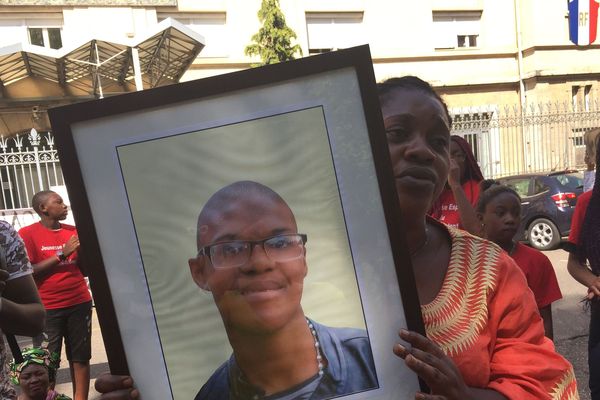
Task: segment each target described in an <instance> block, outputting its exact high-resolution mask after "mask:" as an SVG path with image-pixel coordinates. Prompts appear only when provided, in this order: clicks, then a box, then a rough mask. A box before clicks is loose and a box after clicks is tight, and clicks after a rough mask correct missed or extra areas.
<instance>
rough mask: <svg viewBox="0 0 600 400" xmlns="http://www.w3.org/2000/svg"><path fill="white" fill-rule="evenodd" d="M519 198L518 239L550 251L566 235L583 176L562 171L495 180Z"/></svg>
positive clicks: (569, 228) (581, 188) (573, 172)
mask: <svg viewBox="0 0 600 400" xmlns="http://www.w3.org/2000/svg"><path fill="white" fill-rule="evenodd" d="M498 181H499V182H500V183H502V184H503V185H507V186H509V187H511V188H513V189H514V190H515V191H516V192H517V193H518V194H519V196H521V208H522V212H521V226H520V227H519V230H518V232H517V236H516V237H517V238H518V239H519V240H521V241H526V242H529V244H530V245H531V246H532V247H535V248H536V249H538V250H552V249H555V248H557V247H558V246H559V245H560V242H561V239H562V238H563V237H565V236H568V235H569V232H570V230H571V217H572V215H573V211H574V210H575V203H577V198H578V197H579V195H580V194H581V193H582V192H583V174H581V173H580V172H577V171H561V172H549V173H538V174H525V175H515V176H507V177H503V178H500V179H498Z"/></svg>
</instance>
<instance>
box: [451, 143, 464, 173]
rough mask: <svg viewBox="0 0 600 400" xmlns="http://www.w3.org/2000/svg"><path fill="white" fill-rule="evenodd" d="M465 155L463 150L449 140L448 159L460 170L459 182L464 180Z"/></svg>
mask: <svg viewBox="0 0 600 400" xmlns="http://www.w3.org/2000/svg"><path fill="white" fill-rule="evenodd" d="M466 158H467V155H466V154H465V152H464V151H463V149H462V148H461V147H460V146H459V145H458V144H457V143H456V142H455V141H453V140H450V159H452V160H453V161H454V162H455V163H456V165H458V168H459V170H460V179H461V181H462V180H463V179H465V159H466Z"/></svg>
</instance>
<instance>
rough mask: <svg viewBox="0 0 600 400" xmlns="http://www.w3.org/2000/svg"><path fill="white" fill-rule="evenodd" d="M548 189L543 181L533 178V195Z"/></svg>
mask: <svg viewBox="0 0 600 400" xmlns="http://www.w3.org/2000/svg"><path fill="white" fill-rule="evenodd" d="M548 189H549V188H548V186H546V185H545V184H544V182H542V181H541V180H540V179H534V180H533V194H534V195H536V194H540V193H543V192H545V191H546V190H548Z"/></svg>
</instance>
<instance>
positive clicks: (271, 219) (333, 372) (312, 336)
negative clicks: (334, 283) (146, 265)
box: [189, 181, 377, 400]
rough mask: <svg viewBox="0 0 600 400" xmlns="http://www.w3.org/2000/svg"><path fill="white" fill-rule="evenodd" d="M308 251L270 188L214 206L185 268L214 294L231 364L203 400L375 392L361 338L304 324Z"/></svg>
mask: <svg viewBox="0 0 600 400" xmlns="http://www.w3.org/2000/svg"><path fill="white" fill-rule="evenodd" d="M306 241H307V236H306V235H304V234H300V233H298V230H297V227H296V221H295V218H294V215H293V213H292V211H291V210H290V208H289V207H288V205H287V204H286V203H285V201H284V200H283V199H282V198H281V197H280V196H279V195H278V194H277V193H275V192H274V191H273V190H271V189H270V188H268V187H266V186H264V185H261V184H259V183H256V182H250V181H244V182H236V183H233V184H231V185H229V186H226V187H224V188H223V189H221V190H219V191H218V192H217V193H215V194H214V195H213V196H212V197H211V198H210V199H209V200H208V202H207V203H206V205H205V206H204V208H203V209H202V211H201V212H200V215H199V217H198V233H197V242H198V249H199V252H198V255H197V257H195V258H192V259H190V260H189V266H190V271H191V273H192V276H193V279H194V281H195V282H196V284H197V285H198V286H200V287H201V288H203V289H205V290H208V291H210V292H211V293H212V296H213V298H214V301H215V304H216V305H217V308H218V310H219V313H220V314H221V317H222V319H223V324H224V325H225V330H226V331H227V336H228V338H229V342H230V344H231V347H232V348H233V355H232V356H231V358H230V359H229V360H228V361H226V362H225V363H224V364H223V365H222V366H221V367H219V368H218V369H217V371H215V373H214V374H213V375H212V377H211V378H210V379H209V380H208V382H206V384H205V385H204V386H203V387H202V389H201V390H200V392H199V393H198V395H197V396H196V399H197V400H209V399H224V398H229V399H254V398H256V399H260V398H267V397H268V398H277V399H296V398H311V399H328V398H331V397H335V396H339V395H343V394H350V393H355V392H360V391H364V390H368V389H371V388H375V387H377V379H376V376H375V368H374V364H373V358H372V354H371V347H370V344H369V341H368V337H367V335H366V332H365V331H364V330H360V329H351V328H329V327H326V326H323V325H320V324H318V323H316V322H314V321H312V320H310V319H308V318H307V317H306V316H305V315H304V311H303V310H302V305H301V304H300V300H301V298H302V289H303V282H304V277H305V276H306V274H307V271H308V268H307V265H306V258H305V254H306V249H305V247H304V245H305V243H306ZM271 395H273V397H270V396H271Z"/></svg>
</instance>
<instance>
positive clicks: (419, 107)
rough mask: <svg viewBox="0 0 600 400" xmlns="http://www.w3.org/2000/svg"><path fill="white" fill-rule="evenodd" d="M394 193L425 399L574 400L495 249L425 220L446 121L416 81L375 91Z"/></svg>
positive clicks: (120, 382) (409, 353) (531, 303)
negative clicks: (416, 311) (419, 316)
mask: <svg viewBox="0 0 600 400" xmlns="http://www.w3.org/2000/svg"><path fill="white" fill-rule="evenodd" d="M379 98H380V103H381V107H382V112H383V118H384V125H385V128H386V135H387V139H388V144H389V151H390V155H391V160H392V165H393V170H394V171H393V172H394V177H395V183H396V191H397V194H398V197H399V200H400V205H401V209H402V215H403V221H402V224H403V225H404V226H405V232H407V237H406V239H407V244H408V247H409V250H410V254H411V258H412V264H413V270H414V274H415V279H416V285H417V291H418V295H419V300H420V303H421V309H422V312H423V317H424V322H425V328H426V331H427V337H424V336H422V335H420V334H418V333H416V332H409V331H407V330H401V331H400V337H401V338H402V339H403V340H404V341H405V342H404V343H408V344H409V345H410V347H407V346H405V345H403V344H397V345H396V346H394V349H393V351H394V352H395V354H396V355H398V356H399V357H401V358H403V359H404V360H405V362H406V365H407V366H408V367H409V368H410V369H412V370H413V371H415V373H417V374H418V375H419V376H420V377H421V378H422V379H423V380H424V381H425V383H427V385H428V386H429V388H430V389H431V393H421V392H418V393H416V394H415V399H427V400H441V399H448V400H469V399H478V400H487V399H491V400H495V399H518V400H529V399H531V400H534V399H535V400H539V399H577V398H578V395H577V387H576V382H575V377H574V374H573V369H572V367H571V365H570V364H569V363H568V362H567V361H566V360H565V359H564V358H562V357H561V356H560V355H559V354H557V353H556V352H555V350H554V346H553V344H552V342H551V341H550V340H548V339H547V338H545V337H544V329H543V325H542V319H541V317H540V315H539V313H538V312H537V307H536V304H535V300H534V298H533V294H532V293H531V292H530V291H529V290H528V289H527V282H526V280H525V277H524V276H523V274H522V273H521V272H520V270H519V268H518V267H517V266H516V264H515V263H514V261H513V260H512V259H510V257H509V256H508V255H507V254H506V253H504V252H502V250H501V249H500V248H499V247H497V246H496V245H494V244H492V243H491V242H488V241H486V240H484V239H480V238H477V237H474V236H471V235H470V234H468V233H466V232H464V231H460V230H456V229H452V228H448V227H447V226H445V225H444V224H442V223H439V222H437V221H435V220H434V219H432V218H429V217H427V212H428V210H429V208H430V207H431V204H432V203H433V201H434V200H435V199H436V198H437V197H438V196H439V194H440V193H441V191H442V190H443V188H444V186H445V184H446V180H447V177H448V173H449V168H450V153H449V148H450V127H451V118H450V115H449V113H448V110H447V108H446V105H445V104H444V102H443V101H442V99H441V98H440V97H439V96H438V95H437V94H436V93H435V92H434V91H433V89H432V88H431V86H430V85H429V84H427V83H426V82H424V81H422V80H420V79H418V78H416V77H404V78H399V79H391V80H388V81H386V82H384V83H382V84H380V85H379ZM96 389H97V390H98V391H99V392H102V393H106V394H105V395H104V396H103V397H102V399H103V400H118V399H132V398H137V396H139V392H138V391H137V390H136V389H134V388H133V380H132V379H131V377H123V376H113V375H104V376H102V377H100V378H99V379H98V380H97V381H96Z"/></svg>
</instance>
